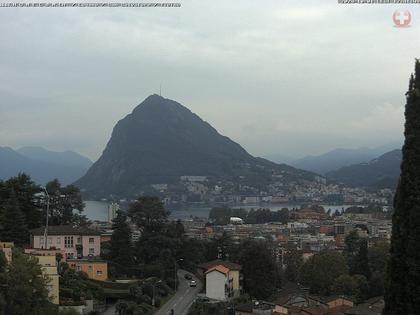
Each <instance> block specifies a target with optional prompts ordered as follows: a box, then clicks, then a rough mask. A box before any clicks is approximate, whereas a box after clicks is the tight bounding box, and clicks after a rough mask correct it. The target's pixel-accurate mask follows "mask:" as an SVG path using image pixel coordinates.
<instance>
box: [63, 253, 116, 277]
mask: <svg viewBox="0 0 420 315" xmlns="http://www.w3.org/2000/svg"><path fill="white" fill-rule="evenodd" d="M67 263H68V265H69V267H70V268H71V269H74V270H76V271H83V272H85V273H86V274H87V276H88V278H89V279H93V280H98V281H106V280H107V279H108V263H107V262H106V261H104V260H101V259H95V258H85V259H68V260H67Z"/></svg>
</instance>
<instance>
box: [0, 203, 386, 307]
mask: <svg viewBox="0 0 420 315" xmlns="http://www.w3.org/2000/svg"><path fill="white" fill-rule="evenodd" d="M223 211H226V213H224V212H223ZM230 211H231V210H228V209H227V208H226V209H225V210H223V209H221V210H220V209H219V210H216V209H215V211H214V212H217V213H219V216H222V217H217V216H215V215H212V213H210V219H208V220H204V219H199V218H191V219H186V220H183V221H179V220H178V221H177V222H172V223H171V224H181V225H182V227H183V228H182V231H183V232H182V235H180V237H181V238H184V239H185V240H186V241H187V242H188V240H191V241H198V242H204V243H207V244H211V243H214V244H219V245H218V246H217V251H216V252H215V255H216V256H215V257H214V260H211V261H207V262H202V263H199V264H193V265H190V266H188V267H187V266H184V267H186V268H187V269H188V272H186V273H184V275H185V278H186V279H190V280H191V279H194V280H191V281H187V282H186V283H187V284H188V285H190V286H193V287H194V288H195V289H196V290H197V292H196V294H195V295H194V296H193V299H192V300H191V303H193V302H194V301H195V302H194V304H193V305H192V308H191V311H190V313H189V314H192V315H194V314H195V313H194V308H195V307H197V305H201V306H200V307H203V308H209V309H213V308H215V309H218V311H217V312H218V313H213V314H235V315H251V314H256V315H259V314H267V315H268V314H271V315H328V314H337V315H339V314H342V315H356V314H369V315H370V314H372V315H375V314H377V315H379V314H381V312H382V309H383V297H382V296H375V297H369V298H364V299H360V298H358V297H356V296H350V295H344V294H341V293H343V292H341V293H339V294H334V292H332V293H331V294H327V295H325V294H319V293H320V292H319V293H318V294H314V293H313V290H311V289H310V288H309V287H308V286H305V285H303V284H300V283H299V282H293V281H289V280H287V272H288V270H289V269H290V268H291V266H290V264H292V262H291V261H290V255H291V253H294V254H296V255H298V260H301V264H302V265H304V264H305V263H307V262H308V261H310V260H311V258H313V257H314V256H316V255H319V254H320V253H323V252H337V253H344V252H346V251H348V247H349V243H348V242H349V237H350V236H351V237H354V238H357V239H358V240H361V241H366V245H367V248H368V249H369V248H375V246H377V245H378V244H388V243H389V242H390V239H391V227H392V224H391V220H390V219H389V214H388V213H386V212H383V211H382V210H381V209H380V207H379V208H378V207H377V206H372V207H370V208H369V207H352V208H349V209H347V210H346V211H345V212H344V213H338V212H337V213H327V212H326V211H325V209H323V208H322V207H319V206H311V207H308V208H301V209H294V210H292V211H288V212H287V213H286V217H284V216H283V217H282V219H281V221H282V222H280V221H279V222H265V223H254V224H250V223H246V220H247V219H246V218H245V217H244V218H240V217H229V213H230ZM256 211H257V212H258V211H261V213H262V211H263V210H256ZM279 211H280V210H279ZM119 213H120V209H119V205H118V204H116V203H112V204H110V206H109V211H108V221H106V222H100V221H94V222H91V223H90V224H88V225H85V226H80V227H77V226H73V225H50V226H48V228H45V227H40V228H36V229H31V230H30V231H29V233H30V234H29V237H30V239H29V241H28V242H27V243H28V245H27V246H25V248H24V254H26V255H29V256H31V257H34V258H35V259H36V261H37V262H38V264H39V266H40V267H41V269H42V273H43V275H44V276H45V277H46V278H47V279H48V281H47V287H48V294H49V296H50V298H51V301H52V303H54V304H56V305H59V308H60V310H62V311H66V310H70V309H71V310H72V311H74V312H76V313H77V314H94V312H97V314H101V313H102V312H106V309H107V307H109V305H107V303H111V305H112V304H114V305H115V303H116V302H117V301H118V300H119V299H118V298H117V297H118V295H115V290H117V291H118V290H119V292H120V295H119V296H120V297H122V298H123V299H130V297H129V296H130V294H129V293H127V292H128V291H127V290H130V289H128V288H130V287H131V288H133V287H135V286H136V285H137V283H138V282H142V281H146V280H145V279H141V278H137V277H132V278H130V279H127V278H125V277H122V278H118V276H117V277H116V274H115V272H111V271H110V269H113V267H112V265H113V264H114V262H113V260H112V259H111V260H109V259H107V258H106V257H107V255H106V254H105V252H106V251H107V248H109V244H110V242H112V239H113V238H115V237H116V232H117V231H116V230H115V229H116V228H117V226H116V220H118V218H119ZM226 215H228V217H226ZM248 216H249V212H248ZM260 217H261V215H260ZM220 221H224V222H223V223H222V224H218V222H220ZM127 224H128V225H127V227H129V229H130V233H129V234H130V242H131V243H132V244H136V243H138V242H139V241H140V240H141V239H142V234H143V233H145V229H144V228H143V227H141V226H139V225H137V224H136V223H135V222H134V221H133V219H131V220H128V221H127ZM226 240H229V242H228V243H229V244H228V243H226ZM249 240H251V241H253V242H257V243H259V244H270V245H269V248H270V254H269V255H270V256H271V259H272V260H273V262H274V264H275V266H277V267H276V268H278V270H280V272H282V273H283V276H282V277H283V280H282V285H281V287H279V289H278V290H276V292H275V293H274V294H271V295H270V296H267V299H264V300H261V299H255V298H249V292H247V290H246V286H245V285H244V283H245V282H246V281H247V279H246V273H245V274H244V272H243V267H242V266H241V265H240V264H238V263H235V262H232V261H231V258H233V257H232V256H234V253H233V252H230V251H231V249H233V248H235V246H240V245H241V244H242V243H244V242H247V241H249ZM224 242H225V243H224ZM264 246H265V245H264ZM13 247H14V244H13V243H12V242H0V251H2V252H3V253H4V256H5V257H6V259H7V263H8V264H11V263H12V262H13V259H14V258H13V256H14V255H13V251H14V250H13ZM184 259H187V257H185V258H183V259H181V260H184ZM181 260H177V261H175V265H177V264H178V265H179V268H180V269H181V265H182V264H179V262H180V261H181ZM66 269H69V270H73V272H74V273H75V275H77V274H80V275H82V279H85V280H87V281H92V284H95V285H96V286H97V287H102V290H104V292H103V293H104V294H103V295H102V297H101V298H98V297H95V294H88V295H86V296H82V297H80V296H79V298H77V299H75V296H74V295H73V294H69V289H68V287H67V285H68V284H67V283H65V281H63V278H64V277H67V275H66V276H65V274H66ZM175 272H176V269H175ZM266 272H269V270H266ZM83 277H85V278H83ZM177 277H179V275H178V276H177ZM290 280H292V279H290ZM178 281H179V282H181V281H186V280H185V279H178ZM260 281H262V279H261V280H260ZM156 283H157V282H155V284H154V285H156ZM197 284H199V285H198V288H196V286H197ZM116 288H118V289H116ZM175 290H176V289H175ZM124 292H126V293H124ZM165 292H166V293H164V294H170V295H171V294H176V291H175V292H174V291H171V290H170V289H167V291H165ZM170 292H172V293H170ZM152 298H153V299H155V296H154V295H153V296H152ZM118 303H120V304H121V302H118ZM153 303H155V302H153ZM153 303H152V306H153V308H154V307H155V305H154V304H153ZM167 303H170V302H167ZM116 312H117V313H118V314H121V315H123V314H128V313H124V312H118V311H116ZM225 312H227V313H225ZM104 314H105V313H104ZM145 314H147V313H145ZM197 314H199V313H197ZM200 314H201V313H200Z"/></svg>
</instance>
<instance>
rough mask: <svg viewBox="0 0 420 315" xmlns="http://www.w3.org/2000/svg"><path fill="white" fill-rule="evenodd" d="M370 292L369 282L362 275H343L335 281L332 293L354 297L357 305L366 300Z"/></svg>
mask: <svg viewBox="0 0 420 315" xmlns="http://www.w3.org/2000/svg"><path fill="white" fill-rule="evenodd" d="M368 290H369V285H368V281H367V279H366V277H365V276H362V275H355V276H350V275H341V276H339V277H338V278H336V279H335V280H334V283H333V285H332V287H331V292H332V293H334V294H337V295H346V296H349V297H352V298H353V300H354V301H355V302H356V303H357V304H359V303H362V302H363V301H364V300H365V299H366V297H367V294H368Z"/></svg>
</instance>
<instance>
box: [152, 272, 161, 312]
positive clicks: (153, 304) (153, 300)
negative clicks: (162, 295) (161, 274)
mask: <svg viewBox="0 0 420 315" xmlns="http://www.w3.org/2000/svg"><path fill="white" fill-rule="evenodd" d="M158 283H162V280H159V281H157V282H155V283H153V284H152V286H153V294H152V295H153V297H152V306H153V310H152V314H154V313H155V290H156V285H157V284H158Z"/></svg>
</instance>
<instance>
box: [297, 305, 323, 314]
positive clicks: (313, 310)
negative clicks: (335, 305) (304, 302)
mask: <svg viewBox="0 0 420 315" xmlns="http://www.w3.org/2000/svg"><path fill="white" fill-rule="evenodd" d="M303 312H305V314H310V315H324V314H326V313H328V308H325V307H323V306H310V307H308V308H305V309H304V310H303Z"/></svg>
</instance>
